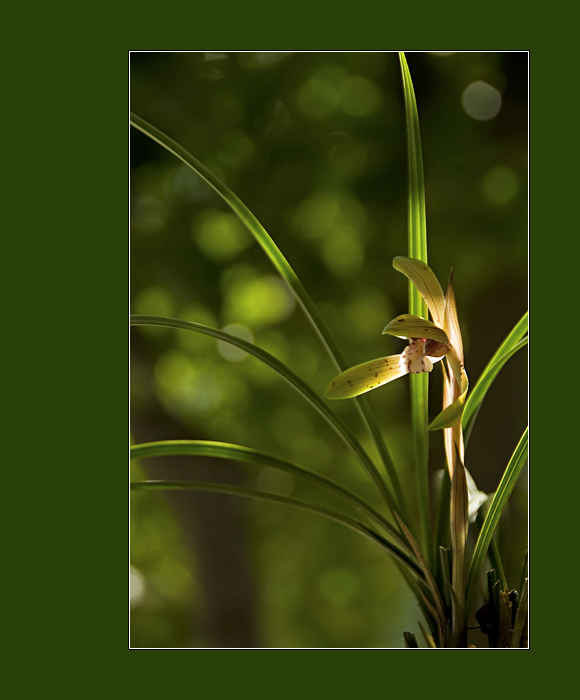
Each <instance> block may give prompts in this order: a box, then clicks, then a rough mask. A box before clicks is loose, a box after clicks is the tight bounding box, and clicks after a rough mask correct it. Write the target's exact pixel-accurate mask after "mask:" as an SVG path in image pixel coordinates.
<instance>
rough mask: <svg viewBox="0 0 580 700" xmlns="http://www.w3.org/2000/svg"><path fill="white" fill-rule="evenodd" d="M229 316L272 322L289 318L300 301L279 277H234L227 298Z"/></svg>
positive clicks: (226, 306)
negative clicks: (297, 301) (296, 299)
mask: <svg viewBox="0 0 580 700" xmlns="http://www.w3.org/2000/svg"><path fill="white" fill-rule="evenodd" d="M224 306H225V309H226V316H227V317H228V318H231V319H232V320H233V319H235V320H236V321H240V322H242V323H246V324H248V325H250V326H253V325H270V324H274V323H280V322H281V321H284V320H286V319H287V318H289V317H290V316H291V315H292V313H293V311H294V308H295V306H296V301H295V299H294V297H293V296H292V294H291V293H290V291H289V289H288V287H287V286H286V284H285V282H283V281H282V280H281V279H279V278H278V277H274V276H273V275H272V276H270V275H269V276H267V277H258V278H253V279H249V280H248V279H244V277H243V276H242V277H241V278H240V279H239V280H235V279H234V280H230V284H229V285H228V288H227V291H226V298H225V304H224Z"/></svg>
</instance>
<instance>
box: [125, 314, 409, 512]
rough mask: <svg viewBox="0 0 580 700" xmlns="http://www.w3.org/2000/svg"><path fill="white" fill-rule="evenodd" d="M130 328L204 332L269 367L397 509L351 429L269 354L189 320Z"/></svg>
mask: <svg viewBox="0 0 580 700" xmlns="http://www.w3.org/2000/svg"><path fill="white" fill-rule="evenodd" d="M131 325H135V326H166V327H169V328H180V329H182V330H186V331H195V332H197V333H204V334H205V335H210V336H212V337H214V338H217V339H218V340H223V341H224V342H226V343H230V344H231V345H235V346H236V347H238V348H240V349H241V350H245V351H246V352H247V353H249V354H250V355H253V356H254V357H257V358H258V360H260V361H261V362H263V363H264V364H266V365H268V367H271V368H272V369H273V370H274V371H275V372H277V373H278V374H279V375H280V376H281V377H282V378H283V379H285V380H286V381H287V382H288V383H289V384H290V385H291V386H292V387H294V389H296V390H297V391H298V392H299V393H300V394H301V395H302V396H303V397H304V398H305V399H306V400H307V401H308V402H309V403H310V404H311V405H312V406H314V408H316V410H317V411H318V412H319V413H320V414H321V415H322V416H323V418H325V419H326V420H327V421H328V423H329V424H330V425H331V426H332V428H334V430H335V431H336V433H337V434H338V435H339V436H340V437H341V438H342V439H343V440H344V442H345V443H346V444H347V445H348V446H349V447H350V449H351V450H352V451H353V453H354V454H355V455H356V457H357V458H358V459H359V461H360V462H361V464H362V465H363V466H364V467H365V469H366V470H367V472H368V473H369V475H370V476H371V478H372V479H373V480H374V482H375V483H376V485H377V487H378V488H379V489H380V490H381V493H382V494H383V496H384V498H385V500H386V502H387V504H388V506H389V508H391V510H393V511H395V510H397V504H396V501H395V499H394V497H393V495H392V494H391V491H390V489H389V487H388V486H387V484H386V483H385V481H384V480H383V479H382V478H381V476H380V474H379V472H378V470H377V468H376V466H375V464H374V462H373V461H372V460H371V458H370V457H369V456H368V454H367V453H366V451H365V450H364V448H363V447H362V445H361V444H360V442H359V441H358V440H357V438H356V437H355V435H354V433H353V432H352V431H351V429H350V428H349V427H348V426H347V424H346V423H345V422H344V421H343V420H342V419H341V418H339V416H338V415H337V414H336V413H335V412H334V411H333V410H332V409H331V408H330V406H329V405H328V404H327V403H326V402H325V401H324V400H323V399H322V398H321V397H319V396H318V395H317V394H315V393H314V392H313V391H312V389H311V388H310V387H309V386H308V385H307V384H306V383H305V382H303V381H302V379H300V378H299V377H298V376H296V375H295V374H294V372H292V371H291V370H290V369H288V367H286V365H284V364H283V363H282V362H280V360H278V359H276V358H275V357H274V356H273V355H270V353H268V352H266V351H265V350H262V349H261V348H258V347H257V346H256V345H254V344H253V343H249V342H248V341H246V340H242V339H241V338H238V337H236V336H234V335H230V334H229V333H224V331H219V330H217V329H216V328H210V327H209V326H204V325H202V324H201V323H195V322H193V321H181V320H180V319H176V318H165V317H162V316H131Z"/></svg>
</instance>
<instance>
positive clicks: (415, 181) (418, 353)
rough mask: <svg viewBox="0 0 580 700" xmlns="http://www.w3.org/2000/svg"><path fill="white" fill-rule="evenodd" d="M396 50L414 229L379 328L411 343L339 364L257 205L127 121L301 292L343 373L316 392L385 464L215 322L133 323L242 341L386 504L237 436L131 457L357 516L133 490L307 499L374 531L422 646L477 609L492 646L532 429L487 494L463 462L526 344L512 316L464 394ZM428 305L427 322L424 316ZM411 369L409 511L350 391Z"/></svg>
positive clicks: (303, 387) (521, 602)
mask: <svg viewBox="0 0 580 700" xmlns="http://www.w3.org/2000/svg"><path fill="white" fill-rule="evenodd" d="M399 58H400V63H401V70H402V76H403V87H404V94H405V106H406V121H407V134H408V155H409V236H408V257H397V258H395V260H394V262H393V266H394V268H395V270H397V271H398V272H400V273H402V274H403V275H405V276H406V277H407V278H408V280H409V283H410V287H409V313H405V314H402V315H399V316H397V317H396V318H395V319H393V320H392V321H391V322H390V323H388V324H387V325H386V327H385V329H384V331H383V333H384V334H388V335H393V336H396V337H398V338H403V339H406V340H408V345H407V347H406V348H405V349H404V350H403V352H402V353H400V354H397V355H390V356H387V357H381V358H378V359H374V360H370V361H368V362H364V363H362V364H359V365H356V366H354V367H351V368H347V364H346V362H345V361H344V359H343V358H342V355H341V352H340V349H339V348H338V346H337V344H336V342H335V341H334V338H333V336H332V334H331V333H330V331H329V329H328V328H327V326H326V324H325V323H324V321H323V320H322V318H321V316H320V314H319V312H318V310H317V309H316V306H315V305H314V304H313V302H312V300H311V299H310V297H309V296H308V294H307V292H306V290H305V289H304V288H303V286H302V284H301V283H300V281H299V279H298V277H297V276H296V274H295V273H294V271H293V269H292V268H291V266H290V265H289V263H288V262H287V260H286V259H285V258H284V256H283V255H282V253H281V252H280V250H279V249H278V247H277V246H276V244H275V243H274V241H273V240H272V239H271V238H270V236H269V235H268V234H267V233H266V231H265V230H264V229H263V227H262V226H261V225H260V224H259V222H258V221H257V220H256V218H255V217H254V216H253V214H252V213H251V212H250V211H249V210H248V209H247V208H246V207H245V205H244V204H243V203H242V202H241V201H240V200H239V199H238V198H237V197H236V196H235V195H234V194H233V193H232V192H231V191H230V190H229V189H228V188H227V187H226V186H225V185H224V184H223V183H222V182H221V181H220V180H219V179H218V178H217V177H215V175H213V173H211V172H210V171H209V170H208V169H207V168H205V166H204V165H202V164H201V163H200V162H199V161H198V160H197V159H195V158H194V157H193V156H192V155H191V154H189V153H188V152H187V151H185V149H183V148H182V147H181V146H179V144H177V143H175V142H174V141H173V140H172V139H170V138H169V137H168V136H166V135H165V134H163V133H162V132H160V131H159V130H158V129H156V128H155V127H153V126H152V125H150V124H148V123H147V122H145V121H144V120H143V119H141V118H140V117H138V116H136V115H132V118H131V123H132V125H133V126H134V127H135V128H137V129H139V130H140V131H142V132H143V133H145V134H146V135H147V136H149V137H150V138H151V139H153V140H154V141H156V142H157V143H159V144H160V145H161V146H163V147H164V148H166V149H167V150H168V151H170V152H171V153H173V154H174V155H176V156H177V157H178V158H180V159H181V160H182V161H183V162H184V163H186V164H187V165H188V166H189V167H190V168H191V169H192V170H194V171H195V172H196V173H197V174H198V175H200V176H201V177H202V178H203V179H205V180H206V182H207V183H208V184H209V185H210V186H211V187H213V189H214V190H215V191H216V192H218V194H219V195H220V196H221V197H222V198H223V199H224V200H225V201H226V203H227V204H228V205H229V206H230V207H231V209H232V210H233V211H234V213H235V214H237V216H238V217H239V219H240V220H241V221H242V222H243V223H244V225H245V226H246V227H247V228H248V230H249V231H250V232H251V233H252V234H253V235H254V237H255V238H256V240H257V241H258V242H259V243H260V245H261V246H262V248H263V249H264V251H265V253H266V255H267V256H268V257H269V258H270V260H271V262H272V263H273V264H274V266H275V268H276V270H277V271H278V273H279V274H280V275H281V277H282V278H283V279H284V280H285V281H286V283H287V284H288V285H289V287H290V289H291V290H292V292H293V293H294V295H295V296H296V298H297V299H298V301H299V302H300V305H301V306H302V308H303V310H304V312H305V313H306V315H307V317H308V319H309V320H310V322H311V324H312V326H313V328H314V330H315V332H316V333H317V335H318V337H319V339H320V340H321V342H322V345H323V347H324V348H325V350H326V352H327V353H328V355H329V357H330V358H331V360H332V361H333V363H334V364H335V366H336V367H337V369H338V370H339V372H340V373H339V374H338V376H336V377H335V379H333V380H332V381H331V382H330V384H329V385H328V388H327V389H326V393H325V398H326V399H330V400H336V399H355V405H356V408H357V410H358V412H359V413H360V415H361V416H362V418H363V421H364V423H365V424H366V427H367V429H368V430H369V433H370V436H371V437H372V440H373V441H374V443H375V445H376V447H377V451H378V454H379V456H380V459H381V462H382V465H380V464H376V463H375V461H374V460H373V459H371V457H370V456H369V454H368V452H367V451H366V449H365V448H364V447H363V445H362V444H361V442H360V441H359V439H358V438H357V436H356V435H355V433H354V432H353V431H352V429H351V428H350V427H349V426H348V425H347V424H346V423H345V422H344V421H343V420H342V418H341V417H340V416H339V415H338V414H337V413H335V411H334V410H333V409H332V407H331V405H330V404H329V403H328V402H327V401H325V400H323V399H322V398H321V397H320V396H318V395H317V394H316V393H315V392H314V391H313V390H312V389H311V388H310V387H309V386H308V385H307V384H306V383H305V382H304V381H302V380H301V379H300V378H299V377H297V376H296V375H295V374H294V373H293V372H292V371H291V370H290V369H289V368H288V367H286V366H285V365H284V364H283V363H282V362H280V360H278V359H277V358H275V357H273V356H272V355H270V354H269V353H267V352H266V351H264V350H262V349H261V348H258V347H256V346H255V345H253V344H252V343H249V342H247V341H245V340H242V339H241V338H238V337H236V336H233V335H230V334H228V333H226V332H224V331H220V330H217V329H215V328H210V327H208V326H204V325H202V324H199V323H194V322H187V321H181V320H179V319H170V318H162V317H154V316H133V317H132V318H131V323H132V325H148V326H166V327H172V328H178V329H181V330H184V331H193V332H196V333H202V334H205V335H210V336H213V337H214V338H217V339H219V340H222V341H225V342H226V343H229V344H232V345H235V346H237V347H239V348H241V349H243V350H245V351H246V352H248V353H250V354H251V355H253V356H254V357H256V358H257V359H259V360H260V361H261V362H263V363H265V364H266V365H268V366H269V367H270V368H271V369H272V370H274V371H275V372H277V373H278V374H279V375H280V376H281V377H282V378H284V379H285V380H286V381H287V382H289V383H290V384H291V385H292V386H293V387H294V388H295V389H296V390H297V391H298V392H299V393H300V394H301V395H302V396H303V397H304V398H305V399H306V400H307V401H308V402H309V403H310V404H311V406H313V407H314V408H315V410H317V411H318V412H319V413H320V414H321V415H322V416H323V417H324V418H325V419H326V420H327V421H328V423H329V424H330V425H331V426H332V427H333V429H334V430H335V431H336V433H337V434H338V435H339V436H340V438H341V439H342V440H343V441H344V443H345V445H346V446H347V448H348V449H349V450H350V451H352V453H353V454H354V455H355V456H356V457H357V459H358V461H359V462H360V464H361V465H362V467H363V468H364V469H365V470H366V471H367V472H368V474H369V476H370V478H371V479H372V480H373V481H374V482H375V484H376V487H377V489H378V491H379V492H380V494H381V496H382V500H383V502H384V509H382V510H378V509H375V508H373V507H372V506H371V505H370V504H369V503H367V502H366V501H365V500H364V499H362V498H360V497H359V496H358V495H356V494H354V493H353V492H352V491H350V490H349V489H347V488H346V487H344V486H342V485H340V484H338V483H337V482H335V481H333V480H331V479H328V478H326V477H323V476H322V475H320V474H316V473H314V472H313V471H310V470H308V469H306V468H305V467H303V466H300V465H297V464H294V463H291V462H289V461H287V460H285V459H280V458H278V457H276V456H273V455H269V454H265V453H263V452H260V451H258V450H254V449H252V448H249V447H246V446H242V445H233V444H230V443H219V442H212V441H203V440H193V441H188V440H174V441H164V442H156V443H147V444H141V445H135V446H133V447H132V448H131V452H132V457H135V458H144V457H154V456H156V455H170V454H171V455H176V454H177V455H198V456H199V455H204V456H210V457H217V458H220V459H234V460H237V461H245V462H252V463H254V464H259V465H267V466H269V467H273V468H275V469H280V470H284V471H287V472H291V473H292V474H294V475H296V476H299V477H301V478H305V479H308V480H309V481H310V482H311V483H312V484H314V485H315V486H316V487H317V488H319V489H323V490H325V491H327V492H331V493H333V494H334V495H335V496H336V497H337V498H338V499H340V500H341V501H342V503H343V504H345V505H346V504H349V505H350V506H352V507H354V508H355V509H356V511H357V513H358V514H359V515H358V516H357V517H354V516H352V515H349V514H347V513H345V512H344V511H343V509H339V510H335V509H331V508H326V507H324V508H323V507H320V506H316V505H313V504H311V503H306V502H303V501H299V500H297V499H292V498H290V497H287V496H280V495H275V494H269V493H264V492H260V491H256V490H252V489H245V488H241V487H237V486H227V485H224V484H219V483H207V482H179V483H176V482H170V481H139V482H134V483H133V484H132V485H131V489H132V490H133V491H143V490H159V489H162V490H163V489H194V490H201V491H213V492H219V493H228V494H235V495H238V496H243V497H250V498H257V499H261V500H268V501H274V502H276V503H279V504H281V505H288V506H292V507H298V508H302V509H304V510H308V511H310V512H312V513H316V514H317V515H319V516H322V517H327V518H330V519H332V520H335V521H337V522H338V523H340V524H342V525H344V526H346V527H349V528H351V529H353V530H355V531H356V532H358V533H360V534H361V535H363V536H365V537H367V538H370V539H371V540H372V541H373V542H375V543H376V544H377V545H379V546H381V547H382V548H383V549H384V550H385V551H386V552H387V553H388V554H389V555H390V556H392V557H394V559H395V561H396V563H397V565H398V568H399V570H400V572H401V575H402V576H403V578H404V580H405V582H406V583H407V585H408V586H409V587H410V589H411V591H412V592H413V594H414V595H415V597H416V599H417V602H418V604H419V607H420V609H421V611H422V613H423V615H424V618H425V622H426V626H424V625H423V624H422V623H419V625H420V627H421V630H422V633H423V641H424V645H425V646H427V647H428V648H445V647H447V648H449V647H452V648H462V647H463V648H465V647H468V646H470V645H469V639H468V630H469V621H470V620H472V619H473V618H474V617H475V620H476V621H477V625H476V626H478V627H479V628H480V629H481V630H482V631H484V632H485V633H486V634H487V635H488V639H489V641H490V646H496V647H511V648H521V647H526V646H527V574H526V572H525V568H524V572H523V574H522V577H521V581H520V582H519V584H518V587H517V589H515V588H511V587H510V586H509V585H508V582H507V580H506V578H505V574H504V570H503V566H502V563H501V559H500V556H499V552H498V549H497V547H496V545H495V541H494V539H493V535H494V531H495V529H496V526H497V524H498V521H499V517H500V515H501V512H502V510H503V508H504V507H505V505H506V503H507V502H508V499H509V496H510V494H511V493H512V491H513V488H514V486H515V484H516V482H517V479H518V477H519V475H520V474H521V472H522V469H523V466H524V464H525V462H526V459H527V429H526V431H525V432H524V434H523V435H522V438H521V439H520V441H519V443H518V445H517V446H516V447H515V449H514V452H513V455H512V457H511V459H510V461H509V463H508V465H507V467H506V469H505V472H504V474H503V477H502V479H501V481H500V483H499V485H498V487H497V489H496V491H495V493H494V494H492V495H489V496H488V495H486V494H484V493H482V492H481V491H479V490H478V488H477V486H476V484H475V482H474V480H473V478H472V477H471V475H470V474H469V472H468V471H467V469H466V467H465V445H466V441H467V439H468V436H469V434H470V432H471V429H472V428H473V423H474V421H475V419H476V417H477V410H478V408H479V406H480V405H481V402H482V400H483V398H484V397H485V394H486V392H487V390H488V389H489V387H490V385H491V383H492V382H493V380H494V378H495V377H496V376H497V374H498V372H499V371H500V370H501V368H502V367H503V366H504V364H505V363H506V362H507V361H508V360H509V358H510V357H512V356H513V355H514V353H516V352H517V351H518V350H520V349H522V348H524V347H525V345H526V343H527V337H526V333H527V314H524V315H523V317H522V318H521V320H520V321H519V322H518V323H517V324H516V325H515V326H514V329H513V330H512V332H511V333H510V334H509V335H508V337H507V338H506V339H505V341H504V342H503V343H502V345H501V346H500V347H499V348H498V350H497V352H496V353H495V354H494V356H493V357H492V358H491V359H490V361H489V363H488V365H487V366H486V368H485V369H484V370H483V372H482V374H481V376H480V377H479V379H478V381H477V382H476V383H475V385H474V387H473V389H472V391H471V393H468V389H469V381H468V377H467V373H466V371H465V367H464V362H465V360H464V352H463V342H462V336H461V330H460V326H459V321H458V314H457V305H456V298H455V291H454V283H453V272H452V273H451V275H450V277H449V281H448V284H447V288H446V292H445V293H444V292H443V289H442V287H441V284H440V282H439V280H438V279H437V276H436V275H435V273H434V272H433V271H432V270H431V269H430V267H429V266H428V265H427V238H426V225H425V202H424V185H423V165H422V157H421V147H420V135H419V121H418V115H417V106H416V102H415V96H414V91H413V85H412V81H411V76H410V73H409V69H408V66H407V62H406V59H405V56H404V53H402V52H401V53H400V54H399ZM428 312H429V313H430V315H431V320H429V319H428ZM438 362H440V363H441V367H442V372H443V406H442V411H441V412H440V413H439V415H438V416H437V417H436V418H435V419H434V420H433V421H432V422H431V423H430V424H429V423H428V410H427V409H428V376H429V373H431V372H432V370H433V367H434V365H435V364H436V363H438ZM407 374H409V375H411V382H410V383H411V418H412V427H413V447H414V470H415V474H416V483H417V499H416V501H417V504H418V507H417V510H416V511H414V512H413V511H411V509H410V507H409V504H408V501H409V499H408V498H407V496H406V494H405V493H404V491H403V489H402V487H401V484H400V481H399V477H398V472H397V469H396V468H395V465H394V463H393V460H392V459H391V456H390V452H389V450H388V448H387V446H386V444H385V442H384V439H383V436H382V433H381V430H380V428H379V425H378V423H377V421H376V418H375V416H374V415H373V413H372V411H371V410H370V407H369V406H368V404H367V403H366V401H365V400H364V399H359V398H356V397H359V396H360V395H361V394H364V393H366V392H368V391H371V390H373V389H376V388H378V387H380V386H382V385H384V384H387V383H389V382H391V381H393V380H395V379H398V378H400V377H402V376H404V375H407ZM434 430H443V436H444V439H443V444H444V451H445V457H446V464H447V470H446V474H445V478H444V481H443V486H442V488H441V491H440V494H439V497H438V505H437V516H436V523H435V527H433V523H432V521H431V513H430V510H431V506H430V498H431V495H430V492H429V480H428V467H429V464H428V449H427V448H428V440H429V431H434ZM470 532H471V533H472V534H473V547H472V548H468V547H467V543H468V536H469V533H470ZM486 560H487V561H488V562H489V564H490V567H489V571H488V573H487V575H486V576H485V577H482V573H483V572H482V568H483V566H484V563H485V561H486ZM484 579H485V582H486V583H487V589H486V588H485V586H484ZM477 594H479V595H481V600H480V606H479V609H478V610H477V611H476V610H475V608H474V603H475V602H476V595H477ZM402 638H403V640H404V644H405V646H406V647H408V648H417V647H419V643H418V641H417V638H416V636H415V634H413V633H411V632H404V633H403V634H402Z"/></svg>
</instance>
